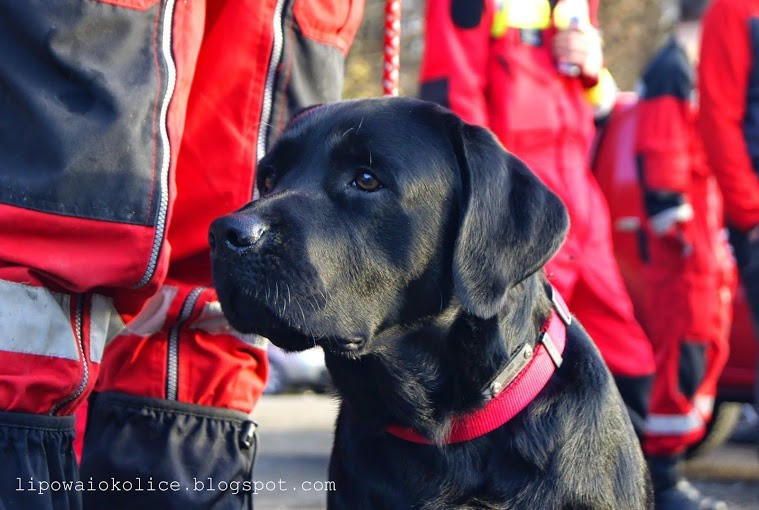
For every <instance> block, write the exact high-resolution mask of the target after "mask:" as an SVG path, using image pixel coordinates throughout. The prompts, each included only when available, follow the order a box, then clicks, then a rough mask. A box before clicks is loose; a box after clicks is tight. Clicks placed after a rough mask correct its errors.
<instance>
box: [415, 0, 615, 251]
mask: <svg viewBox="0 0 759 510" xmlns="http://www.w3.org/2000/svg"><path fill="white" fill-rule="evenodd" d="M534 3H535V4H538V3H539V2H534ZM481 4H482V5H481ZM496 4H497V2H495V1H493V0H488V1H485V2H482V1H475V2H471V1H467V2H465V1H463V0H431V1H429V2H428V4H427V32H426V45H425V53H424V58H423V60H422V67H421V76H420V78H421V96H422V98H423V99H428V100H432V101H435V102H438V103H440V104H443V105H444V106H447V107H449V108H451V109H452V110H453V111H454V112H456V113H457V114H459V115H460V116H461V117H463V119H464V120H465V121H467V122H470V123H476V124H480V125H483V126H486V127H488V128H490V129H491V130H492V131H493V132H494V133H495V134H496V135H497V136H498V138H499V139H500V140H501V142H502V143H503V144H504V145H505V147H506V148H507V149H508V150H509V151H511V152H513V153H514V154H516V155H517V156H519V157H520V158H521V159H523V160H524V161H525V162H526V163H527V165H528V166H529V168H530V169H531V170H532V171H533V172H535V173H536V174H537V175H538V176H539V177H540V178H541V179H542V180H543V181H544V182H545V183H546V184H547V185H548V186H549V187H550V188H551V189H552V190H553V191H554V192H555V193H557V194H558V195H559V196H560V197H561V199H562V200H563V201H564V203H565V205H567V207H568V209H569V215H570V218H571V219H572V227H571V230H570V238H569V240H568V242H567V247H566V248H565V251H566V250H569V251H576V250H577V249H579V247H578V246H577V245H578V244H580V243H581V241H580V240H579V239H578V237H582V236H583V232H582V231H583V230H585V229H588V228H592V226H591V225H590V223H591V221H592V216H593V214H594V211H597V208H596V203H597V201H598V200H601V201H602V200H603V199H602V197H601V196H600V192H599V191H598V189H597V187H596V186H595V183H594V182H591V181H592V176H591V175H590V171H589V169H588V153H589V151H590V145H591V140H592V138H593V135H594V132H595V130H594V126H593V111H592V108H591V105H590V104H589V102H588V101H587V100H586V98H585V92H586V86H587V85H591V84H593V83H594V82H593V81H592V80H583V79H580V78H568V77H564V76H562V75H561V74H559V73H558V72H557V70H556V66H557V64H556V62H555V61H554V59H553V57H552V50H551V43H552V39H553V37H554V35H555V33H556V29H555V28H554V27H553V26H552V25H551V24H550V22H549V25H548V26H547V27H545V28H544V29H541V30H530V29H520V28H513V27H508V28H506V29H505V32H503V33H502V34H501V33H499V34H497V35H494V32H495V31H497V21H498V20H497V18H496V16H497V13H498V7H497V6H496ZM511 5H514V6H515V7H517V8H521V6H524V5H532V3H531V2H511ZM480 7H481V8H480ZM596 10H597V1H594V0H591V1H590V2H589V13H590V21H591V22H593V23H595V22H596ZM520 14H522V13H520ZM501 32H502V30H501Z"/></svg>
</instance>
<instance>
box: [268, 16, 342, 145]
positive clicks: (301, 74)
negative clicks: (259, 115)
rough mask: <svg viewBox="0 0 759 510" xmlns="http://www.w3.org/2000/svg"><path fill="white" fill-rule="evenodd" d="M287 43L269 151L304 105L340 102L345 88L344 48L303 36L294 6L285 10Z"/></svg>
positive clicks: (277, 80)
mask: <svg viewBox="0 0 759 510" xmlns="http://www.w3.org/2000/svg"><path fill="white" fill-rule="evenodd" d="M283 30H284V46H283V48H282V61H281V63H280V66H279V70H278V72H277V77H276V83H275V88H274V96H273V104H272V112H271V118H270V125H269V127H268V132H267V136H266V148H267V150H268V149H269V148H270V147H271V146H272V145H273V144H274V142H275V141H276V140H277V138H279V135H280V134H282V131H284V128H285V126H286V125H287V122H288V121H289V120H290V117H291V116H292V115H293V114H294V113H296V112H298V111H299V110H301V109H303V108H304V107H307V106H311V105H315V104H321V103H328V102H332V101H337V100H339V99H340V97H341V95H342V91H343V75H344V70H345V56H344V55H343V54H342V53H341V52H340V50H339V49H338V48H336V47H334V46H331V45H329V44H324V43H321V42H318V41H314V40H313V39H309V38H307V37H305V36H304V35H303V33H302V32H301V30H300V28H298V24H297V21H295V19H294V14H293V10H292V9H285V10H284V18H283Z"/></svg>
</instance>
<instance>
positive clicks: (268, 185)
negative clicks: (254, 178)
mask: <svg viewBox="0 0 759 510" xmlns="http://www.w3.org/2000/svg"><path fill="white" fill-rule="evenodd" d="M276 178H277V176H276V175H275V173H274V172H272V171H269V172H267V173H266V174H265V175H264V176H263V179H261V184H260V186H261V193H262V194H266V193H268V192H270V191H271V190H272V189H273V188H274V184H275V183H276V181H277V179H276Z"/></svg>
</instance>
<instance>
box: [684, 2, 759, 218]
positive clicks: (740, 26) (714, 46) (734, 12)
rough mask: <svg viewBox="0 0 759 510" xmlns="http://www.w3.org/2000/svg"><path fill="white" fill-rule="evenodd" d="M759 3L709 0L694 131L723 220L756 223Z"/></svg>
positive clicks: (758, 211) (758, 200) (758, 206)
mask: <svg viewBox="0 0 759 510" xmlns="http://www.w3.org/2000/svg"><path fill="white" fill-rule="evenodd" d="M758 51H759V0H715V1H714V3H713V4H712V5H711V6H710V7H709V10H708V11H707V12H706V15H705V16H704V19H703V38H702V46H701V59H700V64H699V73H698V77H699V84H700V89H701V98H700V102H701V106H700V116H699V130H700V132H701V135H702V138H703V142H704V148H705V149H706V153H707V155H708V158H709V164H710V166H711V167H712V169H713V171H714V173H715V175H716V177H717V180H718V181H719V184H720V188H721V189H722V193H723V196H724V197H725V211H726V214H727V219H728V222H729V223H731V224H732V225H734V226H735V227H737V228H739V229H743V230H748V229H751V228H753V227H754V226H756V225H759V178H757V171H759V57H757V52H758Z"/></svg>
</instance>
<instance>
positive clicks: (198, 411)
mask: <svg viewBox="0 0 759 510" xmlns="http://www.w3.org/2000/svg"><path fill="white" fill-rule="evenodd" d="M159 296H163V297H162V298H160V297H156V298H155V299H154V300H153V302H150V303H149V305H151V304H154V303H155V301H156V300H158V299H162V300H163V302H162V304H166V305H168V306H166V307H164V306H158V305H156V306H148V307H146V309H145V311H144V314H141V315H139V316H138V317H137V318H136V319H134V320H133V321H131V322H130V323H129V324H127V331H126V332H125V333H124V334H122V335H119V336H118V337H117V338H116V339H115V340H114V341H113V342H111V343H110V344H109V345H108V347H107V349H106V352H105V355H104V359H103V367H102V374H101V377H100V379H99V381H98V385H97V387H96V393H95V394H94V395H93V397H92V398H91V399H90V410H89V415H88V425H87V432H86V436H85V446H84V452H83V456H82V479H83V480H93V483H94V484H100V483H108V482H110V481H111V480H116V481H121V482H122V486H123V485H126V484H129V485H130V486H132V487H137V486H138V485H141V486H142V487H143V488H145V487H146V485H148V484H150V483H151V481H152V484H153V485H154V486H155V487H156V488H157V489H158V490H155V491H148V490H145V491H121V492H120V491H119V490H113V489H111V490H108V491H96V492H88V493H85V494H84V502H85V507H86V508H112V509H118V508H134V507H135V506H136V505H138V506H139V507H141V508H146V509H152V508H156V509H158V508H160V509H172V508H177V509H179V508H181V509H192V508H197V509H203V508H230V509H243V508H249V507H250V505H251V504H252V497H253V495H252V475H253V463H254V459H255V454H256V448H257V445H256V443H255V440H256V436H255V432H256V424H255V423H254V422H253V421H252V420H251V419H250V417H249V413H250V411H251V410H252V409H253V406H254V404H255V402H256V401H257V399H258V397H259V396H260V395H261V394H262V392H263V386H264V382H265V380H266V371H267V366H268V365H267V361H266V353H265V350H264V347H265V345H266V344H265V342H266V340H265V339H263V338H261V337H256V336H245V335H240V334H237V333H235V332H234V331H233V330H231V328H229V326H228V324H227V323H226V321H225V320H224V318H223V316H222V315H221V309H220V307H219V304H218V300H217V299H216V294H215V291H213V290H212V289H197V290H194V291H189V292H188V289H182V288H179V287H171V286H168V285H167V286H164V287H163V288H162V291H161V293H160V294H159ZM151 324H153V325H159V326H163V327H161V329H160V330H159V331H151V330H150V329H149V326H150V325H151ZM141 328H145V329H141ZM159 484H160V485H161V487H158V485H159Z"/></svg>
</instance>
